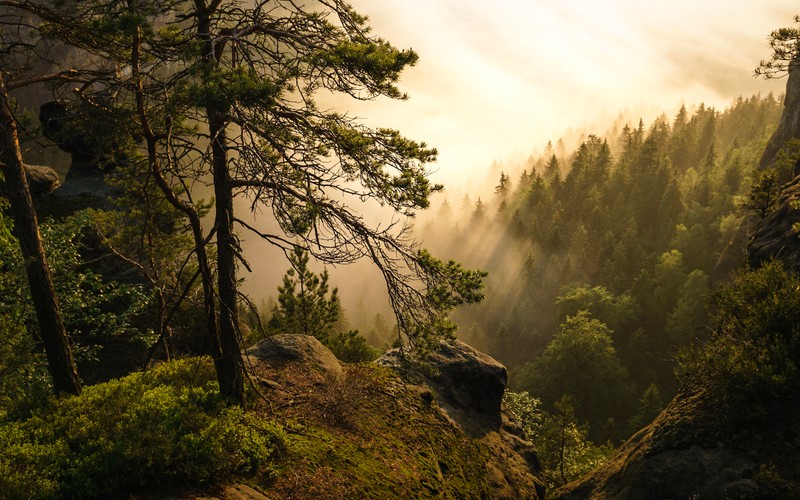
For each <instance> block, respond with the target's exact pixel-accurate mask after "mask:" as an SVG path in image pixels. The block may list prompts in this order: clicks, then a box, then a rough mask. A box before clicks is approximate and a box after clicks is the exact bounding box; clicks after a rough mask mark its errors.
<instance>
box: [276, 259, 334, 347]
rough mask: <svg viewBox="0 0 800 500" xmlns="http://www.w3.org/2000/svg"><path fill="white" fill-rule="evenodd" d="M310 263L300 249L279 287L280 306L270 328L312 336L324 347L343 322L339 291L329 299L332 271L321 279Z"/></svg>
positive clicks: (325, 273) (321, 276) (321, 275)
mask: <svg viewBox="0 0 800 500" xmlns="http://www.w3.org/2000/svg"><path fill="white" fill-rule="evenodd" d="M308 261H309V256H308V252H307V251H305V250H303V249H302V248H300V247H295V249H294V250H293V251H292V252H291V253H290V254H289V263H290V264H291V265H292V267H291V268H290V269H289V270H287V271H286V274H285V275H284V276H283V284H282V285H281V286H279V287H278V305H277V306H275V308H274V309H273V310H272V318H270V320H269V323H268V326H269V328H270V330H272V331H273V332H276V333H294V334H300V335H311V336H314V337H316V338H317V339H318V340H320V341H322V342H323V343H324V342H326V341H327V340H328V338H329V337H330V335H331V334H332V332H333V330H334V327H335V325H336V323H337V321H338V320H339V316H340V312H341V305H340V303H339V296H338V290H337V289H336V288H334V289H333V290H332V291H330V295H328V292H329V289H328V271H327V270H326V271H323V272H322V273H320V274H319V275H317V274H315V273H313V272H312V271H311V270H310V269H308Z"/></svg>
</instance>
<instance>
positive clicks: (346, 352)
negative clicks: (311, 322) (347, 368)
mask: <svg viewBox="0 0 800 500" xmlns="http://www.w3.org/2000/svg"><path fill="white" fill-rule="evenodd" d="M325 345H326V346H327V347H328V349H330V350H331V352H332V353H333V354H334V355H335V356H336V357H337V358H339V359H340V360H341V361H344V362H345V363H361V362H365V361H372V360H374V359H376V358H377V357H378V356H380V355H381V354H382V353H383V351H382V350H380V349H377V348H375V347H372V346H370V345H369V344H367V339H365V338H364V337H362V336H361V335H359V334H358V331H356V330H348V331H342V332H336V333H334V334H332V335H329V336H328V337H327V339H326V341H325Z"/></svg>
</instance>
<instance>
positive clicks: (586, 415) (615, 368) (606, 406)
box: [515, 311, 631, 439]
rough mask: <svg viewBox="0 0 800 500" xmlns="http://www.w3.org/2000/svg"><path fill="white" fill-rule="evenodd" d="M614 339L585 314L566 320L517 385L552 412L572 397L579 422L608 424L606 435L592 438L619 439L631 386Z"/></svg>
mask: <svg viewBox="0 0 800 500" xmlns="http://www.w3.org/2000/svg"><path fill="white" fill-rule="evenodd" d="M611 333H612V332H611V330H610V329H609V328H608V327H607V326H606V325H605V324H604V323H602V322H600V321H599V320H596V319H593V318H591V317H590V316H589V314H588V313H587V312H586V311H581V312H579V313H578V314H577V315H575V316H571V317H569V318H567V320H566V321H565V322H564V323H563V324H562V325H561V328H560V332H559V333H558V334H557V335H556V336H555V338H554V339H553V340H552V342H550V344H548V346H547V348H546V349H545V351H544V353H542V356H541V357H539V358H535V359H534V360H533V361H531V362H530V363H529V364H528V365H526V366H525V367H523V369H522V370H520V372H519V374H518V375H517V377H516V381H515V382H516V385H517V386H519V387H521V388H523V389H525V390H527V391H528V392H530V393H531V394H536V395H537V396H539V397H541V398H542V400H543V401H544V402H545V404H546V405H547V407H550V408H552V407H554V405H555V404H556V403H557V402H558V401H559V400H560V399H561V398H562V396H564V395H567V396H569V397H570V398H571V399H572V400H573V401H574V404H575V405H576V407H577V408H576V410H577V415H578V417H579V418H580V420H581V421H588V420H591V421H594V422H600V423H602V424H607V425H605V427H607V428H605V429H603V428H598V429H593V433H592V434H593V437H596V438H597V437H600V438H603V439H609V438H612V437H619V436H620V430H619V429H614V428H613V427H614V425H615V424H614V421H615V420H616V421H619V419H620V418H622V417H624V415H625V412H626V411H627V408H626V405H627V404H628V401H629V398H630V394H629V393H630V391H631V385H630V381H629V378H628V372H627V370H626V369H625V367H624V366H623V365H622V363H621V362H620V359H619V356H618V355H617V352H616V350H615V349H614V347H613V345H612V344H613V343H612V340H611ZM607 422H608V423H607ZM598 427H599V426H598Z"/></svg>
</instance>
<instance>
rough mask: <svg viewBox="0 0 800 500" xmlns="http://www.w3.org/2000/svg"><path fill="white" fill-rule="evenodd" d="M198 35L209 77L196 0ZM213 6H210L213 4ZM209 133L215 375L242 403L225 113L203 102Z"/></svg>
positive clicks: (203, 22)
mask: <svg viewBox="0 0 800 500" xmlns="http://www.w3.org/2000/svg"><path fill="white" fill-rule="evenodd" d="M197 5H198V6H201V5H202V7H201V8H198V12H197V35H198V38H199V39H200V40H202V42H203V53H204V57H205V59H206V65H205V72H206V73H205V75H204V76H205V78H206V81H207V82H210V81H211V78H212V77H213V74H212V73H213V71H214V70H215V69H216V68H218V67H219V61H218V59H217V46H216V43H215V41H214V38H213V36H212V33H211V18H210V16H211V12H210V11H208V10H206V7H205V6H204V2H198V3H197ZM212 8H213V7H212ZM205 111H206V118H207V120H208V131H209V134H210V137H211V162H212V174H213V178H214V196H215V198H216V199H215V209H216V217H215V221H214V223H215V228H216V230H217V293H218V294H219V332H218V333H219V343H220V349H221V351H222V355H221V357H220V360H219V364H218V365H217V366H218V370H219V369H221V372H219V371H218V373H217V378H218V379H219V390H220V393H221V394H222V395H223V396H224V397H227V398H230V399H231V400H233V401H236V402H238V403H239V404H244V371H243V367H242V353H241V348H240V347H239V317H238V316H239V314H238V308H237V299H238V291H237V284H236V237H235V235H234V234H233V189H232V187H231V179H230V172H228V150H227V148H228V144H227V137H226V130H225V114H224V113H223V112H221V110H220V109H219V108H217V107H215V106H214V105H213V104H211V103H208V104H207V105H206V109H205Z"/></svg>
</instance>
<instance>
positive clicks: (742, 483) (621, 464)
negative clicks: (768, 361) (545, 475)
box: [554, 389, 780, 500]
mask: <svg viewBox="0 0 800 500" xmlns="http://www.w3.org/2000/svg"><path fill="white" fill-rule="evenodd" d="M724 415H725V409H724V408H722V407H720V405H718V404H717V403H716V402H715V401H714V400H713V399H711V398H709V397H707V395H706V394H705V392H704V391H703V390H702V389H700V390H693V391H688V390H685V391H682V392H681V393H679V394H678V396H676V397H675V399H674V400H673V401H672V402H671V403H670V404H669V405H668V406H667V408H666V409H664V411H663V412H662V413H661V414H660V415H659V416H658V417H657V418H656V419H655V420H654V421H653V422H652V423H651V424H650V425H648V426H647V427H645V428H644V429H642V430H641V431H639V432H638V433H636V434H635V435H634V436H633V437H631V438H630V439H629V440H628V441H626V442H625V443H624V444H623V445H621V446H620V447H619V448H617V450H616V451H615V452H614V454H613V455H612V456H611V458H610V459H609V460H608V461H607V462H606V463H604V464H603V465H601V466H600V467H598V468H597V469H595V470H593V471H592V472H590V473H589V474H587V475H586V476H584V477H582V478H580V479H578V480H576V481H574V482H572V483H570V484H567V485H566V486H564V487H562V488H560V489H558V490H556V491H555V494H554V498H559V499H570V500H571V499H575V500H577V499H584V498H608V499H612V498H618V499H626V500H629V499H630V500H637V499H641V500H646V499H651V498H698V499H716V498H769V495H766V494H765V493H766V492H765V490H764V487H763V485H761V484H759V481H758V472H759V469H760V467H761V464H763V463H764V460H763V459H764V457H759V456H758V455H759V454H758V453H757V452H756V450H757V449H758V446H759V445H758V444H756V443H760V444H761V445H763V444H766V443H768V442H769V440H770V439H772V437H770V436H768V434H769V432H763V434H764V435H758V434H757V433H754V432H751V430H750V429H739V433H738V434H737V433H734V432H732V430H731V429H729V428H727V426H726V425H725V422H724V420H725V419H724ZM779 427H780V425H779ZM770 432H771V431H770ZM767 455H769V452H767Z"/></svg>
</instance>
